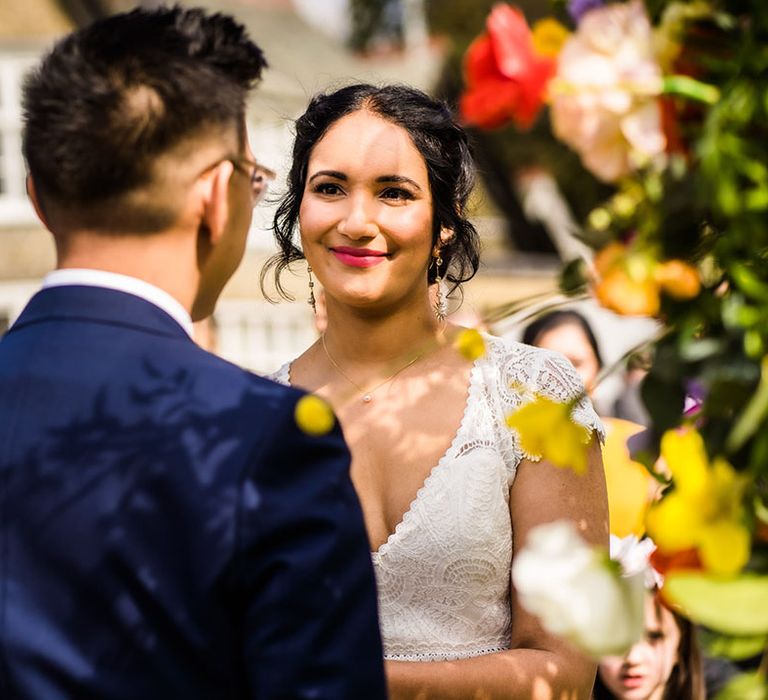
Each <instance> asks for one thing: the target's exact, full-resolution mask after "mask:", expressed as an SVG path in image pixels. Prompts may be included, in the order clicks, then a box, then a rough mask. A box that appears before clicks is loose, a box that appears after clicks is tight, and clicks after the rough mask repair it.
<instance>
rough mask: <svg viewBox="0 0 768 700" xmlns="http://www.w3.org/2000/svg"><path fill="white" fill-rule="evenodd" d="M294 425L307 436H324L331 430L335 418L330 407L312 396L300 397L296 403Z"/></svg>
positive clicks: (317, 397)
mask: <svg viewBox="0 0 768 700" xmlns="http://www.w3.org/2000/svg"><path fill="white" fill-rule="evenodd" d="M294 415H295V418H296V425H298V426H299V428H300V429H301V430H302V431H303V432H305V433H306V434H307V435H325V434H326V433H330V432H331V430H332V429H333V425H334V422H335V420H336V419H335V418H334V416H333V411H332V410H331V407H330V406H329V405H328V403H327V402H325V401H324V400H323V399H321V398H320V397H319V396H315V395H314V394H307V395H306V396H302V397H301V398H300V399H299V400H298V401H297V402H296V409H295V412H294Z"/></svg>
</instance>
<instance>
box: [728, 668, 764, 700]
mask: <svg viewBox="0 0 768 700" xmlns="http://www.w3.org/2000/svg"><path fill="white" fill-rule="evenodd" d="M715 700H768V682H766V678H765V674H764V673H760V672H755V673H742V674H741V675H738V676H736V677H735V678H734V679H733V680H732V681H730V682H729V683H728V685H727V686H725V688H723V689H722V690H721V691H720V692H719V693H718V694H717V695H716V696H715Z"/></svg>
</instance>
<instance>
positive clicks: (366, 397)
mask: <svg viewBox="0 0 768 700" xmlns="http://www.w3.org/2000/svg"><path fill="white" fill-rule="evenodd" d="M371 401H373V396H371V395H370V394H363V403H371Z"/></svg>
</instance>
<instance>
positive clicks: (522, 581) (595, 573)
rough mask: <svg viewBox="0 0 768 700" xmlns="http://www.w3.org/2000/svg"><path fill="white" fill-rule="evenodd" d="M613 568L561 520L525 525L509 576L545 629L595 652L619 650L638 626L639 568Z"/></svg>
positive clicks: (627, 644) (638, 632) (638, 630)
mask: <svg viewBox="0 0 768 700" xmlns="http://www.w3.org/2000/svg"><path fill="white" fill-rule="evenodd" d="M619 569H620V567H618V566H617V565H615V564H613V563H611V561H610V560H609V559H608V556H607V554H606V552H605V551H601V550H599V549H593V548H591V547H589V545H587V544H586V542H584V540H583V539H582V538H581V537H580V535H579V534H578V532H577V531H576V527H575V525H574V524H573V523H572V522H570V521H567V520H561V521H557V522H554V523H547V524H546V525H540V526H538V527H536V528H534V529H532V530H531V532H530V533H529V535H528V541H527V543H526V546H525V547H524V548H523V549H522V550H521V551H519V552H517V553H516V554H515V558H514V561H513V563H512V582H513V584H514V586H515V589H516V591H517V595H518V597H519V600H520V603H521V605H522V606H523V607H524V608H525V609H526V610H527V611H528V612H530V613H531V614H533V615H536V616H537V617H538V618H539V620H540V621H541V624H542V626H543V627H544V628H545V629H546V630H547V631H549V632H551V633H552V634H556V635H558V636H561V637H563V638H565V639H567V640H568V641H570V642H571V643H572V644H574V645H575V646H576V647H578V648H579V649H581V650H582V651H584V652H586V653H587V654H589V655H591V656H593V657H594V658H600V657H602V656H607V655H621V654H624V653H625V652H626V651H627V650H628V649H629V648H630V647H631V646H632V645H633V644H634V643H635V642H636V641H637V640H638V639H640V636H641V635H642V632H643V595H644V590H645V589H644V585H643V580H644V571H641V572H639V573H636V574H633V575H630V576H622V574H621V572H620V570H619Z"/></svg>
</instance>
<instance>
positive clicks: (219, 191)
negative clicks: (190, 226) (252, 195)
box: [200, 160, 234, 245]
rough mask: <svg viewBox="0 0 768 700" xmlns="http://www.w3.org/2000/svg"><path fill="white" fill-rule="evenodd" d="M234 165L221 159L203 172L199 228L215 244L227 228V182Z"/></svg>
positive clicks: (228, 212)
mask: <svg viewBox="0 0 768 700" xmlns="http://www.w3.org/2000/svg"><path fill="white" fill-rule="evenodd" d="M233 172H234V165H233V164H232V163H231V162H230V161H228V160H223V161H222V162H221V163H219V164H218V165H217V166H216V167H215V168H212V169H211V171H210V172H209V173H206V174H205V176H204V177H205V178H206V183H205V188H204V190H203V208H202V219H201V222H200V225H201V228H202V229H203V230H205V231H206V232H207V234H208V238H209V242H210V243H211V244H212V245H216V244H217V243H218V242H219V241H220V240H221V237H222V236H223V235H224V232H225V231H226V229H227V223H228V221H229V215H230V201H229V182H230V179H231V178H232V173H233Z"/></svg>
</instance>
